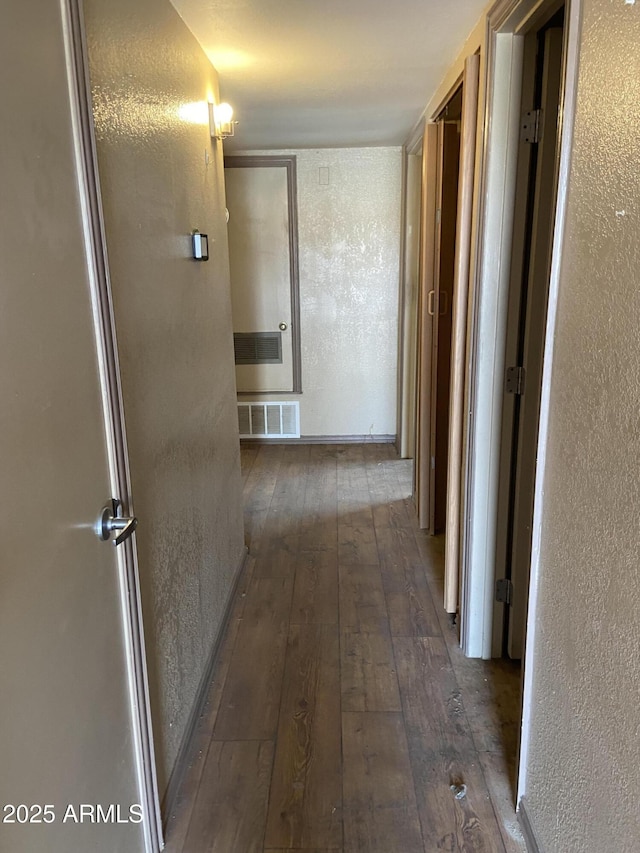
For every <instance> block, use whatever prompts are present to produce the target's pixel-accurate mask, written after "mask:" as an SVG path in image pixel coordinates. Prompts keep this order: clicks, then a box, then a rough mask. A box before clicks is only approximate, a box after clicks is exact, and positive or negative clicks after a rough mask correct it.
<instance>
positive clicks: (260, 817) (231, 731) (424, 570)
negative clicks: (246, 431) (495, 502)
mask: <svg viewBox="0 0 640 853" xmlns="http://www.w3.org/2000/svg"><path fill="white" fill-rule="evenodd" d="M242 467H243V478H244V498H245V530H246V538H247V544H248V545H249V548H250V555H251V556H250V559H249V560H248V562H247V565H246V568H245V573H244V576H243V577H242V578H241V580H240V585H239V587H238V592H237V595H236V599H235V602H234V605H233V609H232V612H231V616H230V620H229V623H228V626H227V631H226V635H225V637H224V639H223V641H222V645H221V648H220V653H219V656H218V662H217V667H216V670H215V673H214V679H213V683H212V685H211V689H210V694H209V698H208V702H207V706H206V709H205V713H204V715H203V717H202V718H201V720H200V723H199V726H198V729H197V733H196V740H195V744H194V749H193V755H192V761H191V765H190V769H189V771H188V773H187V775H186V778H185V780H184V782H183V786H182V789H181V791H180V792H179V796H178V802H177V806H176V808H175V810H174V812H173V813H172V815H171V816H170V818H169V824H168V830H167V842H168V843H167V848H166V849H167V850H168V851H169V853H205V851H215V853H262V851H265V853H267V852H268V853H284V851H285V850H300V851H303V850H304V851H307V853H325V851H330V850H331V851H344V853H418V851H419V852H420V853H432V851H433V853H435V851H450V853H454V851H486V853H498V851H499V853H520V851H523V850H524V844H523V842H522V840H521V836H520V833H519V830H518V827H517V825H516V821H515V817H514V814H513V806H512V799H513V795H512V793H511V784H512V783H511V781H510V778H509V777H510V776H512V775H513V762H514V761H515V753H516V743H517V741H516V739H517V729H518V713H519V708H518V692H519V680H520V672H519V668H518V667H517V666H515V665H512V664H510V663H509V662H507V661H478V660H468V659H466V658H464V657H463V656H462V654H461V652H460V650H459V648H458V643H457V634H456V629H454V628H453V627H452V626H451V625H450V622H449V619H448V617H447V615H446V613H445V612H444V610H443V609H442V606H441V602H442V545H443V542H442V540H441V539H440V538H436V539H433V538H430V537H428V536H426V535H424V534H423V533H422V532H421V531H419V530H418V528H417V525H416V522H415V517H414V513H413V510H412V508H411V506H410V502H409V499H408V497H407V496H408V495H409V494H410V492H411V462H410V461H406V460H398V459H397V457H396V454H395V450H394V448H393V447H392V446H391V445H384V444H382V445H381V444H369V445H357V444H354V445H286V446H285V445H262V446H257V445H250V446H244V447H243V449H242ZM507 768H508V769H507ZM463 785H464V786H466V789H462V786H463ZM452 786H458V788H457V790H458V792H459V793H462V794H463V795H462V796H461V798H460V799H457V798H456V796H455V791H454V790H452ZM465 790H466V794H465V793H464V792H465Z"/></svg>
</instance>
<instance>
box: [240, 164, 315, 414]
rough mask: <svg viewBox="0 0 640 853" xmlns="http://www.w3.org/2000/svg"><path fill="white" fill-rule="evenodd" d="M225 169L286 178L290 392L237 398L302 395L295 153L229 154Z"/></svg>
mask: <svg viewBox="0 0 640 853" xmlns="http://www.w3.org/2000/svg"><path fill="white" fill-rule="evenodd" d="M224 168H225V169H264V168H280V169H282V168H284V169H286V175H287V202H288V208H289V217H288V218H289V282H290V288H291V355H292V360H293V368H292V371H293V384H292V388H291V391H240V392H238V397H251V398H253V397H260V396H264V395H266V394H280V395H282V394H285V395H286V394H302V355H301V339H300V262H299V259H298V254H299V253H298V180H297V169H296V156H295V154H290V155H281V154H251V155H246V156H242V155H236V156H233V155H230V156H227V157H225V158H224Z"/></svg>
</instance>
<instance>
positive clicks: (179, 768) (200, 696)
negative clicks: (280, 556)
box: [160, 548, 249, 833]
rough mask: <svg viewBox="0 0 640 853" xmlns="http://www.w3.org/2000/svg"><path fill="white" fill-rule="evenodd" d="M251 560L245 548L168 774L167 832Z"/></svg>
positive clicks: (162, 806) (163, 807) (163, 809)
mask: <svg viewBox="0 0 640 853" xmlns="http://www.w3.org/2000/svg"><path fill="white" fill-rule="evenodd" d="M248 559H249V550H248V549H247V548H245V550H244V553H243V555H242V558H241V560H240V562H239V564H238V567H237V568H236V573H235V576H234V578H233V583H232V584H231V590H230V592H229V595H228V597H227V603H226V605H225V609H224V613H223V616H222V622H221V623H220V630H219V631H218V636H217V637H216V640H215V642H214V644H213V646H212V648H211V652H210V654H209V659H208V660H207V665H206V667H205V670H204V674H203V676H202V678H201V680H200V685H199V687H198V691H197V693H196V697H195V699H194V701H193V706H192V708H191V713H190V714H189V720H188V722H187V725H186V728H185V730H184V734H183V735H182V741H181V743H180V748H179V749H178V755H177V758H176V761H175V764H174V765H173V770H172V771H171V776H170V777H169V784H168V785H167V790H166V791H165V793H164V796H163V798H162V803H161V804H160V814H161V817H162V831H163V832H164V833H166V830H167V822H168V820H169V817H170V815H171V813H172V812H173V809H174V806H175V805H176V798H177V796H178V791H179V790H180V785H181V784H182V781H183V779H184V777H185V774H186V771H187V769H188V767H189V765H190V763H191V751H192V744H193V741H194V738H195V734H196V728H197V725H198V720H199V719H200V717H201V715H202V714H203V712H204V707H205V703H206V701H207V697H208V695H209V688H210V686H211V680H212V678H213V673H214V669H215V666H216V663H217V661H218V652H219V651H220V645H221V643H222V639H223V637H224V635H225V633H226V630H227V627H228V624H229V619H230V617H231V612H232V610H233V605H234V603H235V598H236V593H237V591H238V586H239V584H240V579H241V578H242V576H243V574H244V570H245V568H246V565H247V561H248Z"/></svg>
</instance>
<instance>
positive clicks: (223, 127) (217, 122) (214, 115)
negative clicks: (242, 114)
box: [209, 103, 236, 139]
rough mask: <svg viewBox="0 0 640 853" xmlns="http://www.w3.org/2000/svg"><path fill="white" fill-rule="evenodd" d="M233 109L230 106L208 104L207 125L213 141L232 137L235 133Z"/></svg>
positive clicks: (225, 104)
mask: <svg viewBox="0 0 640 853" xmlns="http://www.w3.org/2000/svg"><path fill="white" fill-rule="evenodd" d="M235 124H236V123H235V122H234V121H233V107H231V105H230V104H227V103H222V104H211V103H210V104H209V125H210V129H211V136H213V137H214V138H215V139H226V138H227V137H228V136H233V135H234V131H235Z"/></svg>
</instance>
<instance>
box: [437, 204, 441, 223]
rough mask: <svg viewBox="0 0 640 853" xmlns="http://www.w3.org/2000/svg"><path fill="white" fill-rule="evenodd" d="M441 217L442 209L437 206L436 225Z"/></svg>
mask: <svg viewBox="0 0 640 853" xmlns="http://www.w3.org/2000/svg"><path fill="white" fill-rule="evenodd" d="M441 219H442V209H441V208H440V207H439V208H438V209H437V210H436V225H440V220H441Z"/></svg>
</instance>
